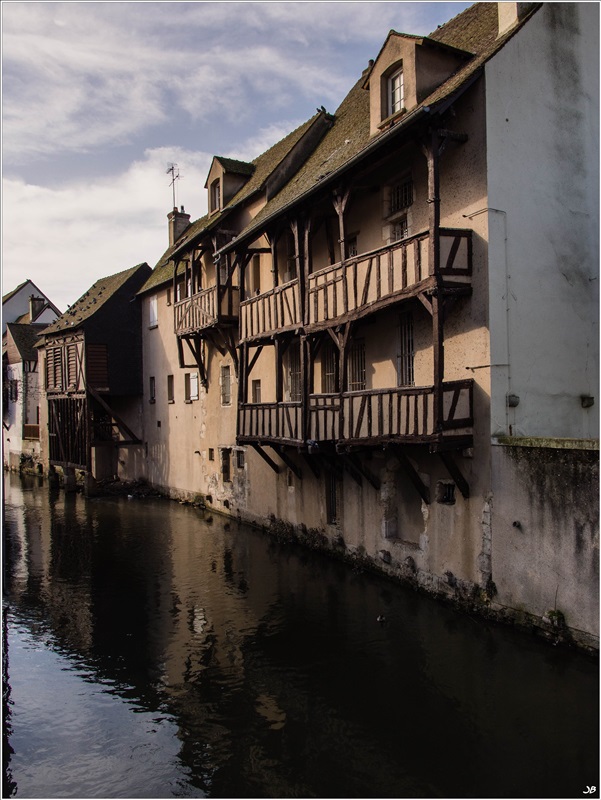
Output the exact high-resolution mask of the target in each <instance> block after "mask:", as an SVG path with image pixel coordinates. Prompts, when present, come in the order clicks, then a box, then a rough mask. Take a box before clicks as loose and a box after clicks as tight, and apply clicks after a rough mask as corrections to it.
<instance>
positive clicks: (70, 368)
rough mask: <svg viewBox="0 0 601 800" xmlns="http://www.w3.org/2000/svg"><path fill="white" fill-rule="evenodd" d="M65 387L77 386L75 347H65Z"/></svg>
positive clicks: (70, 345)
mask: <svg viewBox="0 0 601 800" xmlns="http://www.w3.org/2000/svg"><path fill="white" fill-rule="evenodd" d="M67 386H73V387H75V386H77V345H76V344H69V345H67Z"/></svg>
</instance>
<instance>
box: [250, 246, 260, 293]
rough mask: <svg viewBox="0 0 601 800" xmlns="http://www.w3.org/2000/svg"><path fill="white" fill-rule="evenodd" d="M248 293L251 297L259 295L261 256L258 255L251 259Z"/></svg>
mask: <svg viewBox="0 0 601 800" xmlns="http://www.w3.org/2000/svg"><path fill="white" fill-rule="evenodd" d="M249 293H250V294H251V295H253V294H261V256H259V255H255V256H253V258H252V263H251V270H250V286H249Z"/></svg>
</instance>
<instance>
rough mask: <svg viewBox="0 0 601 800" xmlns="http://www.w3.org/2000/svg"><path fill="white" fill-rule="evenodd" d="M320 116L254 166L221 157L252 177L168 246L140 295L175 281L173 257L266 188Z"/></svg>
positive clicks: (286, 138)
mask: <svg viewBox="0 0 601 800" xmlns="http://www.w3.org/2000/svg"><path fill="white" fill-rule="evenodd" d="M318 116H319V114H314V115H313V116H312V117H311V118H310V119H308V120H307V121H306V122H304V123H303V124H302V125H299V127H298V128H296V129H295V130H293V131H292V132H291V133H289V134H288V135H287V136H285V137H284V138H283V139H281V140H280V141H279V142H277V143H276V144H274V145H273V146H272V147H270V148H269V150H266V151H265V152H264V153H262V154H261V155H260V156H258V157H257V158H255V159H254V161H252V162H250V164H248V162H243V161H236V160H235V159H226V158H223V157H222V156H218V157H217V158H218V160H219V161H220V162H221V164H224V162H230V163H235V164H246V165H247V166H251V167H252V175H251V176H250V178H249V180H248V181H247V182H246V183H245V184H244V186H242V188H241V189H240V190H239V191H238V192H237V193H236V194H235V195H234V197H232V199H231V200H230V201H229V203H228V204H227V205H226V206H225V208H223V209H222V211H221V212H220V213H219V214H212V215H210V216H209V215H208V214H205V216H204V217H200V219H197V220H196V221H195V222H193V223H192V224H191V225H189V226H188V227H187V228H186V230H185V231H184V232H183V233H182V235H181V236H180V237H179V239H178V240H177V241H176V242H175V243H174V244H173V245H172V246H170V247H168V248H167V250H165V252H164V253H163V255H162V256H161V257H160V259H159V260H158V261H157V264H156V266H155V268H154V269H153V271H152V274H151V276H150V278H149V279H148V280H147V281H146V283H145V284H144V286H142V288H141V289H140V292H139V293H140V294H142V293H144V292H147V291H148V290H149V289H154V288H156V287H157V286H160V285H161V284H163V283H166V282H167V281H169V280H171V279H172V278H173V268H174V262H173V260H172V256H173V254H174V253H176V252H177V250H179V248H181V247H182V246H185V245H186V244H189V243H191V242H192V241H194V240H195V239H196V238H197V237H198V236H200V235H201V234H202V233H205V232H208V231H209V230H211V229H212V228H215V227H217V225H218V224H219V223H220V222H221V221H222V220H223V219H224V217H226V216H227V215H228V214H229V213H230V212H231V211H232V209H234V208H235V207H237V206H238V205H240V203H242V202H244V201H245V200H247V199H248V198H249V197H251V196H252V195H253V194H254V193H255V192H257V191H260V190H261V189H262V188H263V187H264V186H265V183H266V181H267V180H268V178H269V177H270V175H272V174H273V172H274V170H275V169H276V168H277V167H278V166H279V165H280V164H281V163H282V161H283V160H284V158H285V157H286V156H287V155H288V153H289V152H290V151H291V150H292V148H293V147H294V145H296V144H297V143H298V142H299V141H300V139H301V138H302V137H303V136H304V134H305V133H307V131H308V130H309V129H310V127H311V126H312V125H313V123H314V122H315V120H316V119H317V117H318ZM181 269H182V271H183V267H181Z"/></svg>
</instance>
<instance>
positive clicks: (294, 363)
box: [288, 342, 303, 403]
mask: <svg viewBox="0 0 601 800" xmlns="http://www.w3.org/2000/svg"><path fill="white" fill-rule="evenodd" d="M288 381H289V383H288V393H289V396H290V402H291V403H300V401H301V400H302V399H303V386H302V379H301V357H300V343H299V342H294V344H291V345H290V347H289V349H288Z"/></svg>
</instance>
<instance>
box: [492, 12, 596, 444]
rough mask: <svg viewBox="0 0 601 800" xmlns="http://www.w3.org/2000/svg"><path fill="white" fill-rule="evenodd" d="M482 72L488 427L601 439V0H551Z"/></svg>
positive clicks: (514, 432)
mask: <svg viewBox="0 0 601 800" xmlns="http://www.w3.org/2000/svg"><path fill="white" fill-rule="evenodd" d="M485 74H486V120H487V179H488V207H489V213H488V223H489V273H490V287H489V297H490V339H491V363H492V364H493V365H498V366H494V367H493V368H492V370H491V372H492V408H491V411H492V415H491V433H493V434H500V433H505V434H512V435H514V436H550V437H573V438H591V437H593V438H594V437H597V436H598V420H599V412H598V402H599V398H598V397H596V398H595V406H593V407H592V408H589V409H584V408H583V407H582V402H581V395H592V396H595V395H596V394H597V387H598V381H599V372H598V356H599V348H598V344H599V333H598V291H599V284H598V267H599V251H598V235H599V232H598V222H599V193H598V189H599V171H598V147H599V126H598V122H599V110H598V90H599V7H598V5H597V4H596V3H569V4H568V3H544V4H543V5H542V7H541V9H540V10H539V11H538V12H537V13H536V14H535V15H534V16H533V17H532V18H531V19H530V20H529V21H528V22H527V23H526V25H525V26H524V27H523V28H522V30H520V31H519V33H518V34H517V35H516V36H515V37H514V38H513V39H511V40H510V41H509V42H508V43H507V44H506V45H505V47H504V48H503V49H502V50H501V51H500V52H499V53H498V54H497V55H496V56H495V57H494V59H492V60H491V61H490V62H489V63H488V64H487V66H486V73H485ZM507 394H514V395H516V396H517V397H519V405H518V406H516V407H514V408H510V409H508V408H507V406H506V395H507Z"/></svg>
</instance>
